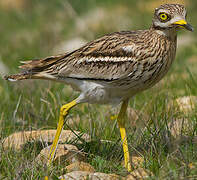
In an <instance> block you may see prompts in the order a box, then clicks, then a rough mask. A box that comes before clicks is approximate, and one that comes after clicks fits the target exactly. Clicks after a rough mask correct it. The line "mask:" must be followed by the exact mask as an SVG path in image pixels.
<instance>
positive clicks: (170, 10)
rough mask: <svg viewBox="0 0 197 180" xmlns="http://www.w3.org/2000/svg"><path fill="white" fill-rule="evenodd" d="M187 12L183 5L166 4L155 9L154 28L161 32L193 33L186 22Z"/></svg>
mask: <svg viewBox="0 0 197 180" xmlns="http://www.w3.org/2000/svg"><path fill="white" fill-rule="evenodd" d="M186 16H187V12H186V9H185V7H184V6H183V5H180V4H164V5H161V6H160V7H159V8H156V9H155V13H154V17H153V27H154V28H156V29H161V30H170V29H173V30H174V29H182V28H185V29H187V30H189V31H193V27H192V26H191V25H190V24H188V23H187V21H186Z"/></svg>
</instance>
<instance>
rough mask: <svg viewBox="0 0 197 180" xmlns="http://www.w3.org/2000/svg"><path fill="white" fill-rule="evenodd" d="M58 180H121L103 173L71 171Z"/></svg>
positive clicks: (113, 175) (118, 177) (116, 176)
mask: <svg viewBox="0 0 197 180" xmlns="http://www.w3.org/2000/svg"><path fill="white" fill-rule="evenodd" d="M59 179H65V180H75V179H76V180H120V179H123V178H121V177H120V176H118V175H115V174H105V173H100V172H96V173H90V172H87V171H73V172H70V173H67V174H65V175H63V176H60V177H59Z"/></svg>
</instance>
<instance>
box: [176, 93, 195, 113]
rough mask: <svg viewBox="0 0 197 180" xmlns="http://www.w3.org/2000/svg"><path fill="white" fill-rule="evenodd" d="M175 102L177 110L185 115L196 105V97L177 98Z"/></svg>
mask: <svg viewBox="0 0 197 180" xmlns="http://www.w3.org/2000/svg"><path fill="white" fill-rule="evenodd" d="M175 101H176V103H177V105H178V108H179V110H180V111H182V112H184V113H185V114H188V113H191V112H192V111H193V110H194V108H195V106H196V105H197V97H196V96H184V97H181V98H177V99H176V100H175Z"/></svg>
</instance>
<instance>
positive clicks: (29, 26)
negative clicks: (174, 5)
mask: <svg viewBox="0 0 197 180" xmlns="http://www.w3.org/2000/svg"><path fill="white" fill-rule="evenodd" d="M18 2H20V1H19V0H18V1H13V3H18ZM21 2H23V3H24V4H23V5H21V6H17V5H16V6H12V7H9V5H7V6H5V5H3V4H0V8H1V9H0V22H1V25H0V37H1V40H0V63H1V64H0V66H2V67H1V69H0V70H1V74H2V75H3V74H6V73H16V72H18V68H17V66H18V65H20V63H19V61H21V60H28V59H34V58H41V57H45V56H50V55H54V54H55V53H56V54H58V53H59V52H64V51H61V50H62V48H63V47H64V45H65V44H66V42H67V41H68V40H71V39H82V40H83V41H87V42H88V41H90V40H92V39H95V38H97V37H99V36H102V35H103V34H106V33H109V32H113V31H118V30H130V29H145V28H148V27H149V26H150V24H151V18H152V12H153V9H154V8H153V7H155V6H157V5H158V1H156V0H155V1H153V0H149V1H145V0H143V1H140V2H139V1H137V0H125V1H118V0H99V1H96V0H84V1H81V0H74V1H73V0H67V1H62V0H56V1H52V0H51V1H46V0H43V1H39V0H34V1H33V0H32V1H22V0H21ZM186 2H187V4H188V7H187V9H188V20H189V22H191V24H193V25H194V24H195V22H196V21H195V17H197V11H196V8H197V2H196V1H189V0H188V1H186ZM196 35H197V32H194V33H193V34H189V33H187V32H184V31H182V32H180V33H179V40H180V41H179V42H180V46H179V47H178V51H177V57H176V61H175V62H174V64H173V66H172V68H171V70H170V72H169V73H168V74H167V76H166V77H165V78H164V79H163V80H162V81H161V82H160V83H159V84H158V85H156V86H155V87H153V88H152V89H150V90H147V91H145V92H143V93H141V94H138V95H137V96H136V97H135V98H133V99H132V100H131V101H130V107H132V108H133V109H136V110H138V111H140V112H141V113H143V114H146V115H147V116H148V117H149V118H148V120H147V121H146V122H144V123H143V128H142V127H141V128H139V126H138V125H136V126H135V125H131V124H132V122H130V121H131V120H129V121H128V123H127V133H128V142H129V147H130V152H131V154H138V155H140V156H142V157H143V158H144V162H143V164H142V167H143V168H145V169H147V170H148V171H150V172H152V174H153V176H152V177H150V179H158V178H159V179H180V178H186V179H187V178H188V179H189V178H190V177H192V178H194V177H196V175H197V143H194V142H193V139H194V137H195V136H197V128H196V127H197V126H196V123H197V108H195V109H194V110H193V111H191V112H190V113H184V112H182V111H181V110H179V109H177V107H176V106H173V107H171V108H169V103H170V102H171V101H173V100H175V99H176V98H179V97H183V96H197V88H196V87H197V80H196V75H197V72H196V67H197V56H196V53H197V42H196ZM4 66H5V67H4ZM7 69H8V70H7ZM77 95H78V93H77V92H74V91H72V90H71V88H70V87H68V86H65V85H64V84H60V83H55V82H48V81H41V80H35V81H33V80H28V81H22V82H17V83H11V82H7V81H5V80H4V79H3V78H1V79H0V140H1V141H2V140H3V139H4V138H5V137H7V136H8V135H10V134H12V133H14V132H19V131H24V130H38V129H55V128H56V124H57V120H58V113H59V108H60V106H61V105H62V104H64V103H66V102H69V101H71V100H72V99H74V98H75V97H77ZM111 115H114V112H113V111H112V110H111V106H101V105H88V104H83V105H78V106H77V107H76V108H74V109H73V110H72V111H71V114H70V116H69V117H68V119H71V120H72V122H73V123H68V124H67V125H66V126H65V128H66V129H73V130H78V131H81V132H83V133H88V134H90V135H91V137H92V141H91V142H89V143H83V144H82V145H80V146H79V147H78V148H80V149H83V151H85V152H86V153H87V161H88V162H89V163H90V164H91V165H93V167H94V168H95V169H96V170H97V171H99V172H105V173H115V174H120V175H122V176H126V175H127V172H126V170H125V169H124V168H123V167H122V165H121V161H122V160H123V152H122V148H121V144H120V135H119V129H118V128H117V124H116V121H112V120H110V118H109V117H110V116H111ZM175 119H187V120H188V121H189V122H190V130H189V131H184V130H183V131H182V132H181V134H182V136H187V140H186V141H184V142H183V141H181V143H178V144H177V141H176V140H175V139H174V138H173V137H172V135H171V134H170V129H169V126H168V123H169V122H171V121H173V120H175ZM75 120H76V121H75ZM142 121H143V118H142ZM75 122H76V123H75ZM100 140H109V141H110V142H109V143H107V142H104V143H101V141H100ZM35 143H36V142H35ZM35 143H32V144H29V145H28V146H25V149H24V150H23V151H20V152H15V151H13V150H12V149H10V150H6V151H5V150H4V149H3V147H2V146H0V179H1V178H2V179H27V178H28V179H29V178H30V177H31V179H41V178H42V177H43V176H45V175H49V176H51V177H53V178H54V179H55V177H58V176H60V175H62V167H60V166H54V169H52V170H47V168H46V167H45V166H41V165H38V164H37V162H36V161H35V157H36V156H37V155H38V153H39V151H40V146H39V145H35Z"/></svg>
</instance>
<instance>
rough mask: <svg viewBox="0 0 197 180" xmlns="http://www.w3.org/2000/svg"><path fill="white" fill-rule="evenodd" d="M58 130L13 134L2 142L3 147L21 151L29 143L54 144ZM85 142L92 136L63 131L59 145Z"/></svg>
mask: <svg viewBox="0 0 197 180" xmlns="http://www.w3.org/2000/svg"><path fill="white" fill-rule="evenodd" d="M55 134H56V130H41V131H40V130H38V131H24V132H18V133H14V134H11V135H10V136H8V137H7V138H5V139H4V140H3V141H2V142H3V144H2V146H3V147H4V148H9V147H10V148H13V149H15V150H21V149H22V148H23V146H24V145H25V144H26V143H27V142H33V141H42V142H43V141H44V142H48V143H52V142H53V139H54V137H55ZM77 136H79V137H80V138H81V139H84V140H85V141H89V140H90V136H89V135H87V134H81V133H80V132H78V131H74V133H73V132H72V131H70V130H63V131H62V134H61V137H60V139H59V143H64V142H68V141H75V142H76V143H81V141H80V138H78V137H77Z"/></svg>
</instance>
